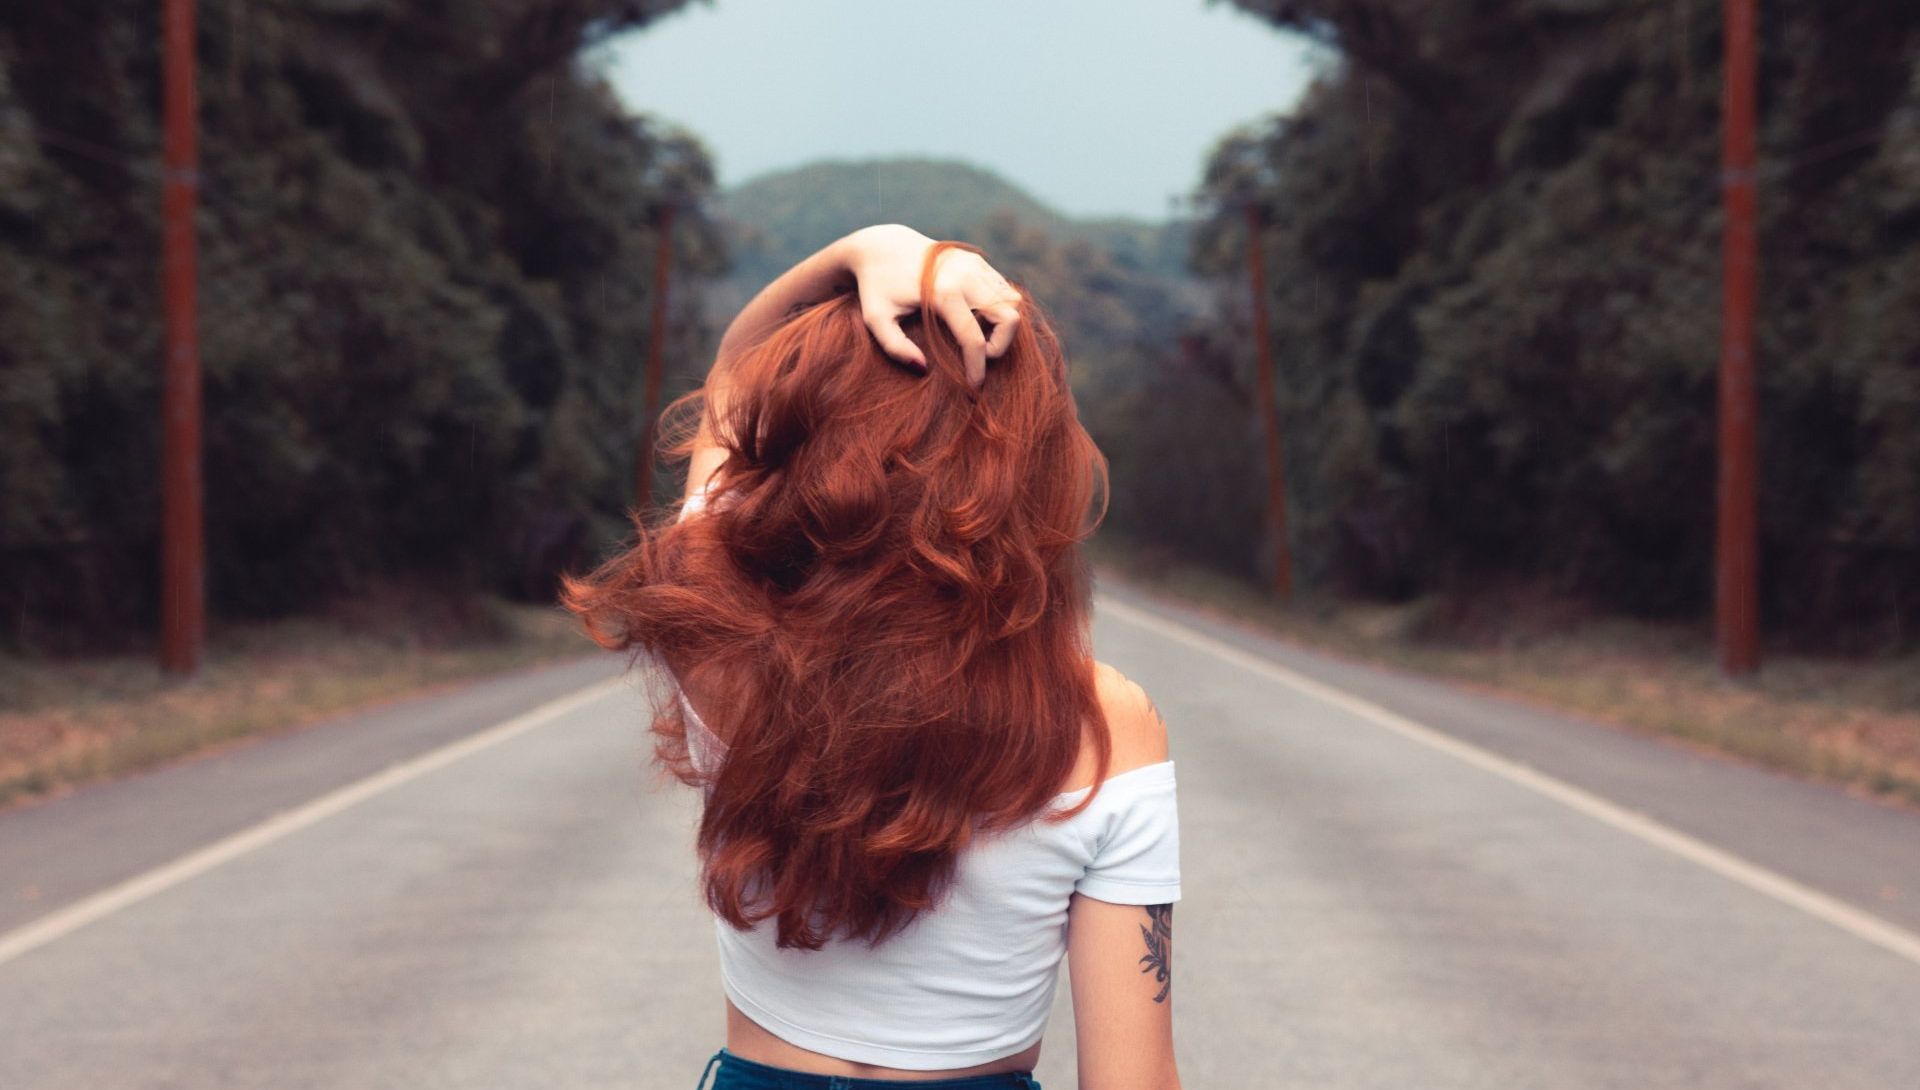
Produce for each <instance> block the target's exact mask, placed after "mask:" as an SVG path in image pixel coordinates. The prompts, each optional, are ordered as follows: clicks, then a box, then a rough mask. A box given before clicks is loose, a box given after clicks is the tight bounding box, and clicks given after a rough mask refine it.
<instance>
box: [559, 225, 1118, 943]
mask: <svg viewBox="0 0 1920 1090" xmlns="http://www.w3.org/2000/svg"><path fill="white" fill-rule="evenodd" d="M950 247H958V248H961V249H966V250H971V251H973V252H979V251H978V250H977V249H975V248H974V247H972V246H967V245H966V244H964V243H954V242H943V243H940V244H938V245H937V246H936V247H935V248H934V249H933V250H932V251H931V252H930V253H929V255H928V259H927V262H926V265H925V268H924V270H923V273H922V277H921V288H922V290H921V297H922V299H927V298H929V296H930V288H931V283H932V272H933V264H934V260H935V258H936V257H937V255H938V253H939V252H940V251H941V250H943V249H946V248H950ZM1021 294H1022V296H1023V300H1022V302H1021V303H1020V308H1021V321H1020V322H1018V323H1017V325H1016V331H1015V336H1014V339H1013V342H1012V344H1011V345H1010V346H1009V347H1008V349H1007V350H1006V352H1005V353H1004V354H1002V355H1001V356H1000V357H999V358H998V359H994V360H990V361H989V362H988V366H987V375H986V381H985V383H984V384H983V385H982V386H981V387H979V388H978V389H976V388H974V387H972V386H971V385H970V384H969V383H968V382H967V380H966V377H965V368H964V364H963V362H962V359H961V354H960V349H959V346H958V344H957V343H956V342H955V340H954V339H953V335H952V332H951V331H950V330H949V329H947V327H946V326H945V324H944V322H943V320H942V319H941V318H940V317H939V316H938V315H937V314H936V313H935V312H934V311H933V310H932V308H931V307H930V306H929V305H927V304H924V303H923V305H922V307H921V310H920V313H919V324H918V327H917V328H916V327H914V326H913V325H912V323H911V322H909V324H908V326H907V329H908V333H909V336H910V337H912V338H913V340H914V341H915V343H916V344H918V345H919V346H920V348H921V351H922V353H923V354H924V355H925V356H926V358H927V363H928V373H927V374H925V375H920V374H917V373H915V372H913V371H911V370H909V369H907V368H905V367H903V366H901V365H900V364H897V363H895V362H893V361H892V360H890V359H889V358H888V357H887V355H886V354H885V352H884V351H883V350H882V349H881V348H880V347H879V345H878V343H877V342H876V341H875V340H874V339H873V336H872V335H871V333H870V332H869V331H868V329H867V327H866V324H865V322H864V321H863V319H862V317H861V313H860V307H859V302H858V300H857V299H856V298H854V297H853V296H852V295H843V296H840V297H837V298H835V299H833V300H830V301H828V302H825V303H820V304H817V305H813V306H810V307H807V308H804V309H802V310H801V311H799V312H798V313H797V314H795V315H792V316H790V317H789V318H788V319H787V320H786V321H785V322H784V323H783V324H782V325H780V326H779V327H778V328H777V329H775V330H774V331H773V332H772V333H770V334H769V335H768V336H766V337H764V338H763V339H762V340H761V341H760V342H759V343H757V344H756V345H754V346H752V347H751V348H749V349H747V350H745V351H743V352H742V353H740V354H739V356H738V357H737V358H736V359H735V360H733V361H731V364H730V366H731V368H732V370H731V371H730V373H729V381H730V386H729V395H728V399H727V400H728V407H727V411H726V419H718V418H716V415H715V413H714V412H713V407H712V406H711V405H710V404H706V403H705V402H704V399H703V398H702V397H701V394H700V392H699V391H696V392H694V393H693V394H689V395H687V396H686V397H683V398H680V399H678V400H677V401H676V402H675V403H674V404H673V405H672V406H669V409H668V413H667V415H668V416H669V417H672V416H674V415H675V413H676V410H677V409H678V408H680V407H682V406H700V412H701V413H704V414H706V415H707V417H708V423H709V426H710V428H711V429H712V432H713V434H714V435H715V436H716V437H718V438H719V440H720V442H721V443H722V445H723V446H724V447H725V448H726V451H727V457H726V461H725V462H724V464H722V466H721V467H720V469H719V471H718V472H717V473H716V474H715V476H714V479H713V483H712V485H711V490H710V492H709V495H708V497H707V503H708V508H707V511H706V512H705V513H703V514H702V515H699V516H697V517H692V518H689V519H687V520H685V521H684V522H678V523H676V522H674V521H673V520H672V514H671V512H669V511H665V510H656V511H652V512H638V513H636V519H635V530H636V537H637V540H636V541H635V543H634V544H633V545H632V546H631V547H629V548H627V549H626V550H625V551H624V552H622V553H620V554H619V555H617V556H615V557H613V558H612V559H610V560H608V561H607V562H605V563H604V564H602V565H601V566H600V567H599V568H597V569H596V570H594V571H593V572H592V573H590V574H588V575H587V576H586V577H584V578H568V579H566V580H565V581H564V583H563V587H562V601H563V602H564V604H565V605H566V606H567V608H569V609H571V610H573V611H574V612H576V613H577V614H578V615H579V616H580V617H581V619H582V621H583V622H584V624H585V626H586V628H587V631H588V632H589V633H590V634H591V635H592V637H593V638H594V639H595V640H596V641H597V642H598V643H600V644H601V645H602V646H605V647H607V648H610V649H615V650H628V649H631V650H632V651H633V653H634V657H635V658H636V660H637V659H639V658H640V657H642V656H647V657H650V658H651V659H652V660H653V662H655V663H657V664H663V665H665V666H667V667H668V668H669V669H670V670H671V672H672V673H673V674H674V675H677V677H678V678H679V679H680V680H682V681H684V682H685V683H686V686H687V688H688V690H689V691H691V692H698V693H703V694H712V696H713V698H712V699H710V700H708V701H707V702H706V703H705V704H704V705H702V706H700V707H699V708H698V709H697V711H698V713H699V714H700V715H701V716H702V718H703V721H704V722H705V723H706V724H707V725H708V726H709V727H710V728H711V729H712V730H713V732H714V733H715V734H717V735H718V736H719V737H720V738H722V739H724V740H725V741H726V743H727V750H726V756H725V759H724V760H723V761H721V762H720V763H719V765H718V767H717V768H715V769H713V770H712V775H710V776H706V775H702V774H701V773H700V772H699V771H698V770H697V769H695V768H694V766H693V764H692V762H691V761H690V760H689V759H688V743H687V730H688V724H687V722H686V720H685V718H684V715H683V713H682V711H681V708H680V705H679V702H678V701H677V700H676V699H674V690H673V689H672V687H671V686H665V687H656V688H655V690H654V705H655V709H654V711H655V714H654V718H653V724H652V728H651V729H652V732H653V734H654V735H655V736H656V743H655V755H656V758H657V759H658V760H659V761H660V762H661V763H662V764H663V765H664V766H665V767H666V768H667V769H669V770H670V771H671V772H672V773H673V775H675V776H676V777H677V778H678V779H680V780H681V781H682V782H684V783H687V784H690V785H695V786H701V787H705V788H707V789H708V795H707V801H706V806H705V810H704V812H703V814H702V816H701V820H700V831H699V836H698V839H697V844H698V848H699V853H700V858H701V873H702V879H703V882H704V886H705V895H706V900H707V903H708V904H709V905H710V906H711V907H712V909H713V910H714V912H715V913H716V914H717V915H719V916H720V917H721V918H723V919H725V920H727V921H728V922H729V923H730V924H732V925H733V926H734V927H737V928H747V927H751V926H754V925H756V924H757V923H758V921H760V920H764V919H768V918H775V919H777V921H778V938H777V943H778V945H779V946H781V947H800V948H805V949H819V948H820V947H821V946H822V945H823V944H824V943H825V942H826V941H828V940H829V939H831V938H833V937H835V935H836V934H844V935H845V936H846V937H849V938H858V939H862V940H864V941H866V942H868V943H869V944H873V943H878V942H880V941H882V940H884V939H885V938H886V937H888V936H889V935H891V934H893V933H895V932H897V931H898V930H899V929H900V928H902V927H904V926H906V925H907V923H908V922H910V921H911V920H912V919H913V917H914V916H915V915H916V914H917V913H919V912H920V911H922V910H925V909H928V908H931V907H933V906H934V905H935V904H937V903H938V902H939V900H940V898H941V896H942V895H943V893H944V892H945V890H946V889H947V888H948V887H949V886H950V884H951V880H952V877H953V874H954V869H955V865H956V862H957V857H958V853H959V852H960V850H961V849H962V848H964V847H966V845H967V844H968V843H969V841H970V840H971V838H973V837H974V836H977V835H981V834H984V833H990V832H994V831H1001V830H1005V829H1009V828H1011V827H1013V826H1016V825H1018V824H1020V823H1022V822H1024V821H1027V820H1029V819H1033V818H1035V817H1036V816H1039V817H1041V819H1042V820H1063V819H1064V818H1065V817H1067V816H1070V815H1072V814H1074V813H1078V812H1079V811H1080V810H1081V809H1083V808H1084V807H1085V806H1086V805H1087V804H1088V803H1090V802H1091V801H1092V799H1093V796H1094V794H1095V793H1097V792H1098V789H1099V788H1098V784H1099V782H1100V781H1101V780H1104V779H1105V778H1106V774H1107V770H1108V767H1109V762H1110V758H1111V747H1110V743H1109V740H1108V736H1107V726H1106V721H1105V718H1104V716H1103V714H1102V712H1101V707H1100V703H1099V700H1098V698H1097V696H1096V690H1095V682H1094V673H1093V670H1094V667H1093V655H1092V647H1091V639H1090V633H1089V627H1088V621H1089V616H1090V595H1091V580H1090V577H1089V573H1088V570H1087V567H1086V562H1085V559H1084V557H1083V556H1082V555H1081V552H1080V548H1079V546H1080V543H1081V541H1082V540H1084V539H1085V537H1086V536H1087V535H1088V534H1089V533H1091V532H1092V530H1093V528H1094V526H1096V525H1097V524H1098V523H1099V521H1100V520H1101V518H1102V517H1104V515H1105V498H1106V488H1105V483H1106V470H1107V465H1106V459H1105V458H1104V456H1103V455H1102V454H1101V453H1100V450H1099V448H1098V447H1096V446H1095V445H1094V443H1093V440H1092V438H1091V437H1089V436H1088V435H1087V433H1086V430H1085V429H1084V428H1082V427H1081V425H1080V422H1079V419H1078V416H1077V414H1076V410H1075V405H1074V399H1073V394H1072V391H1071V389H1070V388H1069V386H1068V381H1067V370H1066V361H1065V357H1064V355H1063V353H1062V351H1061V348H1060V344H1059V342H1058V340H1057V338H1056V337H1055V335H1054V334H1053V332H1052V329H1051V327H1050V325H1049V323H1048V322H1047V320H1046V316H1045V314H1044V313H1043V311H1042V310H1041V308H1040V307H1039V306H1038V305H1037V304H1035V303H1034V302H1033V301H1032V300H1031V297H1030V296H1028V293H1027V292H1026V291H1025V289H1024V288H1023V289H1022V290H1021ZM682 415H683V416H684V414H682ZM695 422H697V419H696V421H695ZM687 431H689V432H690V431H691V428H688V429H687ZM691 450H692V439H691V436H690V435H688V436H687V437H685V438H682V439H681V440H680V441H679V442H677V443H676V444H674V445H673V446H672V447H671V449H670V451H669V453H670V454H672V455H676V456H679V457H686V456H688V455H689V454H690V453H691ZM1096 492H1097V493H1098V496H1099V498H1100V501H1101V507H1100V510H1099V511H1098V512H1094V513H1092V514H1091V517H1089V515H1090V508H1091V506H1092V503H1093V499H1094V497H1095V495H1096ZM653 676H654V677H655V678H656V679H659V677H660V675H659V674H658V672H655V673H654V675H653ZM1083 741H1084V742H1085V743H1087V744H1090V745H1091V746H1092V747H1093V749H1094V752H1095V753H1096V754H1097V764H1098V772H1097V774H1096V776H1095V778H1094V783H1095V785H1096V786H1095V789H1094V791H1090V792H1088V793H1087V796H1086V797H1085V798H1084V799H1083V800H1082V801H1081V802H1080V803H1079V804H1078V805H1076V806H1074V807H1072V808H1071V809H1066V810H1063V811H1058V812H1057V816H1047V815H1042V813H1041V812H1042V811H1043V810H1044V809H1045V808H1046V807H1047V806H1048V804H1049V803H1050V802H1051V801H1053V799H1054V797H1055V795H1056V794H1057V793H1058V792H1059V790H1060V786H1061V783H1062V781H1063V780H1064V779H1065V778H1066V776H1067V775H1068V774H1069V772H1071V771H1072V769H1073V768H1074V766H1075V763H1076V760H1077V757H1078V755H1079V752H1080V748H1081V745H1082V743H1083Z"/></svg>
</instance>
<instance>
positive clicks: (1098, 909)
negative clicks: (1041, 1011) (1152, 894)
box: [1067, 893, 1180, 1090]
mask: <svg viewBox="0 0 1920 1090" xmlns="http://www.w3.org/2000/svg"><path fill="white" fill-rule="evenodd" d="M1067 974H1068V978H1069V981H1070V983H1071V986H1072V989H1073V1027H1074V1036H1075V1041H1076V1051H1077V1053H1078V1059H1079V1067H1080V1086H1081V1090H1175V1088H1177V1087H1179V1085H1180V1074H1179V1071H1178V1069H1177V1068H1176V1067H1175V1065H1174V1060H1173V904H1172V903H1171V902H1169V903H1167V904H1161V905H1122V904H1109V903H1108V902H1106V901H1101V900H1096V899H1094V898H1092V897H1088V896H1086V895H1085V894H1080V893H1076V894H1074V895H1073V900H1072V901H1071V902H1070V903H1069V905H1068V907H1067Z"/></svg>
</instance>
